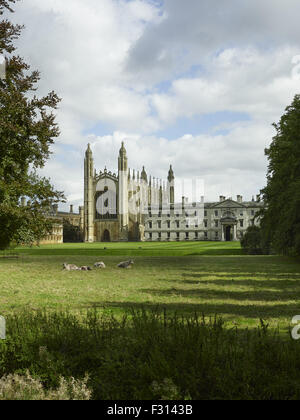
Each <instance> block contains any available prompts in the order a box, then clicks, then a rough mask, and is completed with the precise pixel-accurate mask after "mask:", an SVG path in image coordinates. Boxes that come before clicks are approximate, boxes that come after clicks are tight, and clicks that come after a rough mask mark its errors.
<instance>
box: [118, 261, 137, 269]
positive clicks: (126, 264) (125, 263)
mask: <svg viewBox="0 0 300 420" xmlns="http://www.w3.org/2000/svg"><path fill="white" fill-rule="evenodd" d="M132 264H134V261H133V260H129V261H123V262H121V263H120V264H118V267H119V268H131V267H132Z"/></svg>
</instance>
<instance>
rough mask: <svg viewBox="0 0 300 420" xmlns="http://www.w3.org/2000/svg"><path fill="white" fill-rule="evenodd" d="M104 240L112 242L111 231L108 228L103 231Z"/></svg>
mask: <svg viewBox="0 0 300 420" xmlns="http://www.w3.org/2000/svg"><path fill="white" fill-rule="evenodd" d="M102 242H110V233H109V230H107V229H106V230H105V231H104V232H103V238H102Z"/></svg>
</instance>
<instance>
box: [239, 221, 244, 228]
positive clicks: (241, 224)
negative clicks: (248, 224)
mask: <svg viewBox="0 0 300 420" xmlns="http://www.w3.org/2000/svg"><path fill="white" fill-rule="evenodd" d="M240 227H241V228H242V227H244V220H240Z"/></svg>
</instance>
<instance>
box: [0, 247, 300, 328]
mask: <svg viewBox="0 0 300 420" xmlns="http://www.w3.org/2000/svg"><path fill="white" fill-rule="evenodd" d="M104 248H107V249H106V250H105V249H104ZM17 251H18V252H19V253H20V254H21V256H20V257H19V258H18V259H9V258H0V285H1V294H0V313H1V314H2V315H5V314H8V313H12V312H15V311H20V310H22V309H23V308H30V309H32V310H33V311H35V310H37V309H39V308H48V309H62V308H68V309H70V310H71V311H73V312H78V311H80V310H85V309H87V308H93V307H97V308H100V309H103V308H106V309H109V310H112V311H113V312H114V313H115V314H117V315H119V314H121V313H123V312H124V310H126V309H128V308H136V307H141V306H143V307H146V308H153V307H157V306H159V307H161V308H166V309H168V310H169V311H178V312H180V313H193V312H195V311H196V312H198V313H204V314H205V315H206V316H214V315H215V314H218V315H222V316H223V318H224V319H226V320H228V322H229V325H237V326H241V327H243V326H256V325H257V324H258V323H259V319H260V318H262V319H264V320H266V321H268V323H270V326H272V327H275V326H277V325H279V326H280V327H281V329H283V328H284V329H285V328H287V327H288V326H289V325H290V322H291V319H292V317H293V316H295V315H297V314H300V262H299V260H297V259H292V258H284V257H277V256H268V257H265V256H244V255H238V254H239V253H240V254H241V250H240V247H239V244H238V243H229V244H227V243H220V242H217V243H214V242H211V243H210V242H207V243H201V242H197V243H196V242H195V243H181V242H179V243H159V244H158V243H123V244H112V243H110V244H103V243H101V244H64V245H61V246H43V247H41V248H20V249H18V250H17ZM222 254H223V255H222ZM133 256H134V260H135V265H134V267H133V269H131V270H120V269H118V268H117V267H116V265H117V263H118V262H120V261H122V260H124V259H125V258H127V257H133ZM96 261H104V262H105V263H106V265H107V269H106V270H99V271H96V270H93V271H92V272H65V271H62V263H63V262H68V263H74V264H77V265H93V263H94V262H96Z"/></svg>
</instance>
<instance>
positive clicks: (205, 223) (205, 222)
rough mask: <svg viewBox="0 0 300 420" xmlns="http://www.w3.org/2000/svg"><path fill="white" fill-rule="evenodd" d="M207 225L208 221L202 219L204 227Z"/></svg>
mask: <svg viewBox="0 0 300 420" xmlns="http://www.w3.org/2000/svg"><path fill="white" fill-rule="evenodd" d="M207 226H208V222H207V220H204V227H205V228H207Z"/></svg>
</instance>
